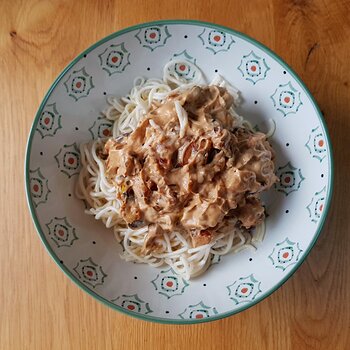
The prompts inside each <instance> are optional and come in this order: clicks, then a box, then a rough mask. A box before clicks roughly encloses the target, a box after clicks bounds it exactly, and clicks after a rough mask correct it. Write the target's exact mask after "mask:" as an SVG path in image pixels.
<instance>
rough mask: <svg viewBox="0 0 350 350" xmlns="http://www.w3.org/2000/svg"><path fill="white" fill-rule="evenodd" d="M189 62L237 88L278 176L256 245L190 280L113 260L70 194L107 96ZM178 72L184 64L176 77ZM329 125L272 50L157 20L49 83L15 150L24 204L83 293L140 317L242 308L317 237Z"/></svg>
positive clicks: (103, 127) (165, 318) (113, 248)
mask: <svg viewBox="0 0 350 350" xmlns="http://www.w3.org/2000/svg"><path fill="white" fill-rule="evenodd" d="M174 58H176V59H181V60H184V62H185V61H190V62H193V63H195V64H196V65H197V66H198V67H199V68H200V69H201V70H202V72H203V74H204V76H205V78H206V79H207V81H208V82H210V81H211V80H212V78H213V77H214V76H215V74H216V73H219V74H221V75H222V76H223V77H224V78H225V79H226V80H228V81H229V82H230V83H231V84H233V85H234V86H235V87H237V88H238V89H239V90H240V91H241V96H242V104H241V106H240V108H239V113H240V114H241V115H243V116H244V117H245V118H246V119H248V120H249V121H250V122H251V123H252V124H253V125H254V126H256V127H257V128H258V129H260V130H263V131H266V130H267V129H268V128H269V119H272V120H273V122H274V123H275V124H276V131H275V133H274V135H273V136H272V138H271V143H272V145H273V147H274V149H275V151H276V165H277V175H278V177H279V179H280V182H279V183H278V184H277V185H276V186H275V187H274V188H273V189H271V190H270V191H269V192H268V193H267V194H266V195H265V196H264V201H265V204H266V208H267V213H268V215H269V216H268V218H267V219H266V235H265V239H264V241H263V242H262V243H261V244H260V245H259V246H258V249H257V251H251V250H244V251H241V252H239V253H237V254H230V255H226V256H224V257H222V258H221V259H219V260H217V261H213V264H212V266H211V267H210V268H209V269H208V271H207V272H206V273H205V274H204V275H202V276H200V277H198V278H195V279H193V280H191V281H185V280H184V279H182V278H181V277H179V276H177V275H176V274H175V273H174V271H172V269H171V268H169V267H166V266H165V267H163V268H152V267H149V266H146V265H140V264H134V263H127V262H124V261H123V260H121V259H120V257H119V253H120V252H121V249H122V248H121V246H120V245H119V244H118V243H117V242H116V241H115V239H114V237H113V234H112V232H111V230H109V229H106V228H105V227H104V225H103V224H102V222H100V221H96V220H95V219H94V218H93V217H91V216H87V215H86V214H85V213H84V209H85V206H84V203H83V202H82V201H80V200H78V199H77V198H76V197H75V195H74V186H75V182H76V179H77V174H78V172H79V168H80V159H79V144H80V143H81V142H86V141H89V140H91V139H93V138H97V137H104V135H106V133H107V132H108V130H109V129H110V127H111V124H110V122H108V121H106V120H105V119H104V118H103V117H102V116H101V111H102V110H103V109H104V108H105V107H106V97H108V96H124V95H125V94H127V93H128V91H129V90H130V89H131V87H132V84H133V81H134V79H135V78H136V77H138V76H143V77H149V78H150V77H156V78H161V77H162V70H163V67H164V65H165V64H166V63H167V62H169V61H170V60H173V59H174ZM183 74H184V75H185V77H186V78H188V79H189V80H190V79H191V78H192V74H193V72H191V71H188V72H187V71H186V72H184V73H183ZM330 147H331V145H330V141H329V138H328V133H327V130H326V128H325V125H324V122H323V120H322V117H321V116H320V113H319V110H318V108H317V106H316V105H315V103H314V101H313V99H312V97H311V95H310V93H309V92H308V90H307V89H306V87H305V86H304V85H303V84H302V82H301V81H300V80H299V79H298V77H297V76H296V75H295V73H293V72H292V71H291V69H290V68H289V67H288V66H287V65H286V64H284V63H283V62H282V61H281V60H280V59H279V58H277V57H276V56H275V55H274V54H273V53H272V52H271V51H269V50H268V49H267V48H265V47H263V46H262V45H261V44H259V43H257V42H255V41H254V40H252V39H249V38H247V37H246V36H244V35H242V34H240V33H237V32H234V31H232V30H230V29H228V28H223V27H219V26H216V25H212V24H208V23H200V22H193V21H192V22H189V21H163V22H154V23H147V24H142V25H138V26H135V27H132V28H127V29H125V30H122V31H120V32H117V33H115V34H112V35H111V36H109V37H108V38H105V39H103V40H102V41H100V42H98V43H97V44H95V45H94V46H92V47H91V48H89V49H88V50H86V51H85V52H84V53H82V54H81V55H80V56H79V57H77V58H76V59H75V60H74V61H73V62H72V63H71V64H70V65H69V66H68V67H67V68H66V69H65V70H64V71H63V73H62V74H61V75H60V76H59V77H58V79H57V80H56V81H55V83H54V84H53V86H52V87H51V88H50V90H49V92H48V94H47V95H46V97H45V99H44V101H43V103H42V105H41V106H40V108H39V111H38V114H37V116H36V118H35V121H34V123H33V127H32V130H31V134H30V137H29V141H28V149H27V158H26V184H27V195H28V203H29V206H30V209H31V212H32V216H33V220H34V222H35V225H36V228H37V230H38V232H39V234H40V236H41V239H42V240H43V242H44V244H45V246H46V247H47V249H48V251H49V253H50V254H51V256H52V257H53V258H54V259H55V261H56V262H57V263H58V264H59V265H60V267H61V268H62V269H63V270H64V271H65V272H66V273H67V274H68V276H69V277H70V278H72V279H73V280H74V281H75V282H76V283H77V284H78V285H79V286H80V287H82V288H83V289H84V290H85V291H87V292H88V293H90V294H91V295H93V296H94V297H96V298H97V299H99V300H100V301H103V302H104V303H106V304H107V305H109V306H111V307H113V308H115V309H117V310H120V311H123V312H126V313H128V314H131V315H133V316H139V317H141V318H144V319H148V320H154V321H161V322H176V323H189V322H203V321H208V320H214V319H217V318H221V317H224V316H228V315H231V314H234V313H236V312H239V311H242V310H244V309H245V308H247V307H249V306H252V305H254V304H255V303H257V302H258V301H260V300H261V299H263V298H264V297H266V296H267V295H269V294H270V293H271V292H272V291H274V290H275V289H277V288H278V287H279V286H280V285H281V284H282V283H283V282H284V281H285V280H286V279H287V278H288V277H289V276H290V275H291V274H292V273H293V272H294V271H295V270H296V268H297V267H298V266H299V265H300V263H301V262H302V260H303V259H304V258H305V257H306V255H307V254H308V252H309V250H310V249H311V247H312V246H313V244H314V243H315V241H316V238H317V236H318V234H319V232H320V230H321V226H322V224H323V221H324V219H325V216H326V212H327V209H328V206H329V201H330V196H331V188H332V159H331V149H330Z"/></svg>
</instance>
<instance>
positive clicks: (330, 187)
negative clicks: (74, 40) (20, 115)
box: [25, 20, 334, 324]
mask: <svg viewBox="0 0 350 350" xmlns="http://www.w3.org/2000/svg"><path fill="white" fill-rule="evenodd" d="M166 24H172V25H174V24H175V25H184V24H185V25H186V24H187V25H195V26H205V27H209V28H213V29H219V30H224V31H226V32H228V33H231V34H233V35H235V36H237V37H239V38H241V39H243V40H246V41H248V42H250V43H251V44H253V45H255V46H257V47H258V48H260V49H261V50H263V51H264V52H266V53H267V54H268V55H270V56H271V57H272V58H274V59H275V60H276V61H277V62H278V63H279V64H280V65H281V66H282V67H283V68H284V69H285V70H286V71H288V73H289V74H290V75H291V76H292V77H293V78H294V79H295V80H296V81H297V82H298V83H299V84H300V86H301V87H302V88H303V90H304V92H305V93H306V95H307V96H308V97H309V98H310V101H311V103H312V105H313V107H314V109H315V112H316V114H317V115H318V118H319V120H320V122H321V124H322V127H323V131H324V134H325V136H326V139H327V144H328V148H329V152H328V162H329V174H328V196H327V202H326V205H325V210H324V211H323V215H322V217H321V219H320V221H319V224H318V227H317V229H316V234H315V235H314V237H313V240H312V242H311V243H310V245H309V246H308V248H307V249H306V251H305V253H304V254H303V256H302V257H301V259H300V260H299V261H298V262H297V263H296V264H295V265H294V266H293V267H292V269H291V271H290V272H289V273H288V274H287V275H286V276H285V277H284V278H283V279H282V280H281V281H279V282H278V283H277V284H276V285H275V286H274V287H272V288H270V289H269V290H268V291H267V292H265V293H264V294H263V295H262V296H261V297H260V298H257V300H254V301H253V302H251V303H249V304H248V305H244V306H242V307H240V308H237V309H235V310H233V311H229V312H225V313H222V314H219V315H216V316H212V317H208V318H205V319H204V318H203V319H199V320H197V319H196V320H182V319H181V320H180V319H179V320H177V319H168V318H160V317H152V316H148V315H142V314H137V313H133V312H130V311H128V310H126V309H123V308H122V307H120V306H118V305H115V304H114V303H112V302H111V301H109V300H107V299H105V298H103V297H101V296H99V295H98V294H97V293H95V292H94V291H92V290H90V289H89V288H88V287H86V286H85V285H84V284H83V283H82V282H80V281H79V280H78V279H77V277H75V276H74V275H73V274H72V273H71V272H70V271H69V270H68V269H67V268H66V267H65V266H64V265H62V264H61V263H60V259H59V258H58V257H57V255H56V254H55V252H54V251H53V249H52V248H51V246H50V244H49V243H48V241H47V240H46V238H45V235H44V233H43V231H42V229H41V226H40V223H39V220H38V218H37V216H36V212H35V208H34V205H33V202H32V200H31V194H30V186H29V183H30V182H29V164H30V153H31V147H32V141H33V137H34V133H35V130H36V125H37V123H38V120H39V118H40V115H41V112H42V109H43V107H44V106H45V104H46V102H47V100H48V98H49V97H50V95H51V93H52V91H53V90H54V89H55V87H56V85H57V84H58V83H59V82H60V80H61V79H62V78H63V77H64V75H65V74H66V72H67V71H68V70H69V69H70V68H72V67H73V66H74V65H75V64H76V63H77V62H78V61H79V60H80V59H82V58H83V56H84V55H86V54H88V53H89V52H91V51H92V50H94V49H95V48H97V47H98V46H100V45H101V44H103V43H105V42H106V41H109V40H111V39H113V38H116V37H118V36H119V35H121V34H124V33H128V32H130V31H133V30H136V29H141V28H145V27H148V26H152V25H166ZM333 173H334V161H333V150H332V145H331V142H330V136H329V132H328V129H327V125H326V122H325V120H324V118H323V115H322V113H321V111H320V109H319V107H318V106H317V103H316V101H315V99H314V98H313V96H312V95H311V93H310V91H309V90H308V88H307V87H306V85H305V84H304V82H303V81H302V80H301V79H300V78H299V77H298V76H297V74H296V73H295V72H294V71H293V70H292V68H290V67H289V66H288V64H286V63H285V62H284V61H283V60H282V59H281V58H280V57H279V56H278V55H276V54H275V53H274V52H273V51H271V50H270V49H269V48H268V47H266V46H265V45H263V44H261V43H260V42H258V41H256V40H255V39H252V38H250V37H249V36H247V35H245V34H243V33H240V32H238V31H235V30H233V29H231V28H228V27H224V26H221V25H217V24H213V23H208V22H201V21H196V20H162V21H154V22H147V23H143V24H138V25H135V26H132V27H128V28H125V29H122V30H120V31H117V32H115V33H113V34H111V35H109V36H107V37H105V38H103V39H101V40H100V41H98V42H97V43H95V44H93V45H92V46H90V47H89V48H88V49H86V50H85V51H83V52H82V53H80V55H78V56H77V57H76V58H75V59H74V60H73V61H72V62H70V63H69V64H68V66H66V68H64V70H63V71H62V72H61V73H60V75H59V76H58V77H57V78H56V80H55V81H54V83H53V84H52V85H51V87H50V88H49V90H48V92H47V93H46V95H45V97H44V99H43V101H42V102H41V104H40V107H39V109H38V112H37V113H36V116H35V119H34V122H33V124H32V127H31V130H30V134H29V138H28V143H27V149H26V157H25V183H26V198H27V203H28V206H29V209H30V213H31V216H32V220H33V222H34V225H35V228H36V230H37V232H38V234H39V237H40V239H41V241H42V243H43V244H44V246H45V247H46V250H47V251H48V252H49V254H50V255H51V257H52V259H53V260H54V261H55V262H56V264H57V265H58V266H59V267H60V269H61V270H62V271H63V272H64V273H65V274H66V275H67V276H68V277H69V278H70V279H71V280H72V281H73V282H74V283H75V284H76V285H78V287H80V288H81V289H82V290H84V291H85V292H86V293H88V294H90V295H91V296H92V297H94V298H95V299H96V300H98V301H99V302H101V303H103V304H104V305H107V306H109V307H111V308H112V309H114V310H117V311H119V312H122V313H124V314H126V315H129V316H132V317H136V318H138V319H142V320H146V321H153V322H158V323H167V324H194V323H203V322H210V321H215V320H219V319H222V318H225V317H228V316H232V315H235V314H237V313H239V312H242V311H244V310H246V309H248V308H250V307H252V306H254V305H256V304H257V303H259V302H260V301H262V300H264V299H265V298H267V297H268V296H269V295H271V294H272V293H273V292H274V291H276V290H277V289H278V288H280V287H281V286H282V285H283V284H284V283H285V282H286V281H287V280H288V279H289V278H290V277H291V276H292V275H293V274H294V273H295V271H296V270H297V269H298V268H299V267H300V266H301V264H302V263H303V262H304V261H305V259H306V257H307V256H308V255H309V253H310V251H311V249H312V247H313V246H314V245H315V243H316V241H317V239H318V237H319V235H320V233H321V231H322V228H323V225H324V222H325V219H326V217H327V214H328V211H329V208H330V204H331V200H332V195H333V182H334V174H333Z"/></svg>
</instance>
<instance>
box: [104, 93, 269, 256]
mask: <svg viewBox="0 0 350 350" xmlns="http://www.w3.org/2000/svg"><path fill="white" fill-rule="evenodd" d="M177 101H178V102H177ZM176 103H177V104H178V106H181V107H180V108H182V111H183V112H184V115H185V117H184V118H185V119H180V120H181V123H180V121H179V118H180V117H179V115H178V112H177V110H176V106H175V104H176ZM232 104H233V98H232V97H231V95H229V93H228V92H227V91H226V90H225V89H223V88H219V87H217V86H208V87H204V88H201V87H194V88H192V89H191V90H188V91H186V92H185V93H182V94H172V95H171V96H169V97H168V99H167V100H166V101H165V102H164V103H163V104H161V105H154V106H153V107H152V108H151V110H150V111H149V113H148V114H147V115H146V116H145V118H144V119H143V120H142V121H141V122H140V124H139V126H138V127H137V129H136V130H135V131H134V132H133V133H131V134H130V135H128V136H124V137H122V138H120V139H118V140H115V139H110V140H108V141H107V143H106V145H105V149H104V151H103V153H104V157H105V158H106V167H107V170H106V173H107V176H108V177H109V179H110V180H111V181H113V183H114V185H115V186H116V188H117V193H118V194H117V197H118V199H119V201H120V202H121V215H122V217H123V219H124V220H125V222H126V223H127V224H128V225H129V226H130V227H139V226H143V225H149V233H148V235H147V238H146V240H145V243H144V249H145V250H148V249H151V248H152V245H153V243H154V238H155V237H157V236H158V235H161V234H162V233H163V232H170V231H173V230H179V231H185V232H187V233H189V234H190V235H191V237H192V243H193V246H199V245H202V244H207V243H209V242H210V241H211V240H212V239H214V238H215V236H216V231H217V229H218V228H219V227H220V226H221V225H222V224H223V223H224V222H225V220H226V219H228V218H235V219H236V220H237V223H238V224H239V225H241V226H242V227H244V228H251V227H254V226H256V225H258V224H259V223H261V222H262V220H263V219H264V208H263V206H262V204H261V202H260V199H259V194H260V193H261V192H262V191H264V190H266V189H268V188H270V187H271V186H272V185H273V183H274V182H276V176H275V175H274V170H275V167H274V163H273V158H274V153H273V150H272V148H271V145H270V144H269V142H268V141H267V139H266V136H265V135H264V134H262V133H258V132H257V133H253V132H251V131H249V130H247V129H246V128H242V127H235V119H234V118H233V117H232V115H231V114H230V113H229V108H230V107H231V106H232ZM178 108H179V107H178ZM180 125H181V127H180Z"/></svg>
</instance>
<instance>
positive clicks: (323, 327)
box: [0, 0, 350, 350]
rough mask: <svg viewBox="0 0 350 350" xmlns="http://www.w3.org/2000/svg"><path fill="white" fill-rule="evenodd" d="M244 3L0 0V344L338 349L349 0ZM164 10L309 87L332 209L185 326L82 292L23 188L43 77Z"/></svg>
mask: <svg viewBox="0 0 350 350" xmlns="http://www.w3.org/2000/svg"><path fill="white" fill-rule="evenodd" d="M11 3H12V4H11ZM246 3H247V4H246V5H243V1H239V0H235V1H230V0H221V1H220V0H216V1H214V0H206V1H201V0H196V1H189V0H188V1H180V0H176V1H174V0H168V1H162V2H156V1H140V0H139V1H136V0H120V1H116V2H112V1H107V0H106V1H104V0H100V1H93V0H91V1H88V0H87V1H35V0H27V1H25V0H23V1H20V0H17V1H12V2H10V1H7V0H3V1H1V2H0V14H1V21H0V77H1V79H0V121H1V130H0V133H1V134H0V135H1V136H0V142H1V151H0V164H1V170H0V175H1V189H0V190H1V192H0V193H1V201H0V209H1V216H2V219H1V221H0V227H1V239H0V276H1V282H0V349H4V350H8V349H11V350H12V349H13V350H17V349H36V350H37V349H84V350H85V349H112V348H114V349H128V350H129V349H206V348H208V349H221V348H223V349H284V350H287V349H350V337H349V334H350V329H349V326H350V268H349V266H350V250H349V248H350V235H349V233H350V232H349V227H350V205H349V198H350V186H349V184H348V181H349V176H350V150H349V144H350V137H349V132H350V130H349V127H350V88H349V86H350V16H349V13H350V2H349V1H346V0H333V1H332V0H314V1H312V0H309V1H307V0H269V1H259V0H249V1H246ZM166 18H188V19H200V20H204V21H211V22H216V23H218V24H222V25H226V26H229V27H232V28H234V29H237V30H239V31H242V32H244V33H247V34H248V35H250V36H252V37H254V38H256V39H257V40H259V41H261V42H262V43H264V44H265V45H267V46H269V47H270V48H271V49H272V50H274V51H276V52H277V53H278V54H279V55H280V56H282V58H284V59H285V60H286V61H287V62H288V63H289V64H290V65H291V66H292V67H293V68H294V69H295V70H296V72H297V73H298V74H299V75H300V76H301V78H302V79H303V80H304V81H305V83H306V84H307V85H308V87H309V88H310V90H311V92H312V93H313V94H314V96H315V97H316V100H317V101H318V103H319V105H320V107H321V109H322V111H323V113H324V115H325V118H326V120H327V123H328V126H329V129H330V134H331V137H332V141H333V146H334V153H335V191H334V199H333V205H332V209H331V211H330V213H329V217H328V220H327V223H326V225H325V228H324V231H323V233H322V235H321V237H320V239H319V240H318V242H317V245H316V246H315V248H314V249H313V250H312V252H311V254H310V256H309V257H308V258H307V260H306V262H305V263H304V264H303V265H302V267H301V268H300V269H299V270H298V272H297V273H296V274H295V275H294V276H293V278H292V279H290V280H289V281H288V282H287V283H286V284H285V285H284V286H283V287H282V288H280V289H279V290H278V291H277V292H275V293H274V294H273V295H272V296H271V297H269V298H267V299H266V300H264V301H263V302H261V303H260V304H258V305H257V306H255V307H253V308H251V309H249V310H247V311H245V312H243V313H242V314H238V315H236V316H233V317H230V318H227V319H224V320H221V321H217V322H213V323H208V324H201V325H193V326H169V325H160V324H155V323H147V322H144V321H139V320H136V319H133V318H131V317H127V316H124V315H122V314H119V313H118V312H115V311H113V310H110V309H108V308H107V307H105V306H103V305H101V304H100V303H98V302H96V301H95V300H93V299H92V298H91V297H90V296H88V295H87V294H85V293H83V292H82V291H81V290H80V289H79V288H77V287H76V286H75V285H74V284H73V283H72V282H70V281H69V279H68V278H67V277H65V276H64V274H63V273H62V272H61V271H60V270H59V269H58V268H57V266H56V265H55V263H54V262H53V261H52V260H51V258H50V257H49V255H48V254H47V253H46V251H45V249H44V247H43V245H42V244H41V242H40V240H39V238H38V236H37V234H36V232H35V229H34V226H33V224H32V221H31V218H30V215H29V211H28V208H27V204H26V200H25V194H24V177H23V168H24V165H23V164H24V153H25V145H26V139H27V135H28V132H29V129H30V126H31V123H32V121H33V118H34V115H35V113H36V110H37V108H38V106H39V103H40V101H41V99H42V98H43V96H44V94H45V92H46V91H47V89H48V88H49V86H50V84H51V83H52V81H53V80H54V78H55V77H56V76H57V75H58V74H59V72H60V71H61V70H62V69H63V67H64V66H66V65H67V63H68V62H69V61H70V60H72V59H73V58H74V57H75V56H76V55H77V54H78V53H79V52H80V51H82V50H83V49H85V48H86V47H88V46H90V45H91V44H92V43H94V42H95V41H96V40H98V39H101V38H102V37H104V36H106V35H107V34H109V33H111V32H113V31H116V30H118V29H121V28H123V27H126V26H130V25H133V24H136V23H139V22H145V21H151V20H156V19H166Z"/></svg>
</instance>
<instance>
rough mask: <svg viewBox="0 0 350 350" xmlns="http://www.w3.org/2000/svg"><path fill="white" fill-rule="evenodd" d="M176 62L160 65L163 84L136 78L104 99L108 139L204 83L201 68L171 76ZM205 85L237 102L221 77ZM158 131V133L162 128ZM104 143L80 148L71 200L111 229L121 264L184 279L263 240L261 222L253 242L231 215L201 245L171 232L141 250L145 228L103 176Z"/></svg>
mask: <svg viewBox="0 0 350 350" xmlns="http://www.w3.org/2000/svg"><path fill="white" fill-rule="evenodd" d="M181 62H182V61H181ZM181 62H180V61H176V62H174V61H171V62H170V63H168V64H167V65H165V67H164V72H163V79H162V80H160V79H143V78H137V79H135V81H134V84H133V88H132V89H131V91H130V93H129V94H128V95H127V96H125V97H122V98H121V99H120V100H118V99H117V98H115V97H111V98H108V99H107V101H108V104H109V107H108V108H107V109H106V110H105V111H104V115H105V117H106V118H107V119H109V120H111V121H113V127H112V134H113V138H112V139H113V140H116V141H118V140H121V139H123V138H125V137H127V136H128V135H130V134H132V133H133V132H135V130H136V129H137V128H138V126H139V125H140V123H141V122H142V121H143V120H144V118H145V116H146V115H147V113H148V112H149V111H150V109H151V108H154V106H161V105H162V104H163V103H164V101H166V100H167V98H168V97H169V96H170V95H174V94H176V93H182V92H184V91H188V90H189V89H191V88H193V87H194V86H195V85H200V84H202V83H203V76H202V74H201V72H200V70H199V69H198V67H196V66H194V65H193V64H192V63H189V62H186V64H190V65H193V67H192V68H193V69H195V70H196V76H195V79H194V81H192V82H191V83H189V82H188V81H187V80H186V79H184V78H182V77H181V76H179V75H178V74H176V72H173V71H172V72H170V65H173V64H178V63H181ZM210 85H215V86H219V87H223V88H225V89H227V91H228V92H229V93H230V95H231V96H232V97H233V99H234V104H235V105H236V106H237V105H238V104H239V92H238V90H237V89H235V88H234V87H232V86H231V85H230V84H228V83H227V82H226V81H225V80H224V79H223V78H222V77H221V76H219V75H217V76H216V77H215V79H214V80H213V81H212V83H211V84H210ZM174 106H175V110H176V114H177V117H178V123H179V136H180V138H182V137H184V135H185V130H186V129H187V128H188V123H189V120H188V114H187V111H186V110H185V109H184V108H183V106H182V105H181V103H180V102H179V101H174ZM229 113H230V115H231V116H232V121H231V122H232V123H233V126H234V127H235V128H241V129H248V130H250V131H251V130H252V126H251V125H250V123H249V122H247V121H246V120H244V119H243V118H242V117H241V116H239V115H238V114H237V113H236V112H235V110H234V108H233V107H230V109H229ZM149 125H150V127H152V128H153V129H154V130H158V129H157V128H160V127H159V125H157V124H156V123H155V122H154V121H153V120H152V119H150V120H149ZM159 130H160V132H161V128H160V129H159ZM152 137H154V136H153V135H151V136H150V138H149V139H148V140H147V141H146V143H145V145H143V147H148V145H150V144H151V143H152V142H154V140H152ZM106 142H107V139H97V140H94V141H92V142H89V143H85V144H81V145H80V154H81V163H82V169H81V171H80V174H79V178H78V182H77V186H76V196H77V197H78V198H80V199H83V200H85V201H86V203H87V204H88V206H89V209H88V210H86V213H87V214H90V215H93V216H94V217H95V219H97V220H101V221H102V222H103V223H104V224H105V226H106V227H107V228H113V231H114V234H115V237H116V239H117V240H118V241H119V242H120V243H121V245H122V247H123V252H122V254H121V257H122V258H123V259H124V260H126V261H133V262H137V263H146V264H149V265H151V266H154V267H158V266H162V265H164V264H168V265H169V266H171V267H172V268H173V269H174V271H175V272H176V273H178V274H179V275H181V276H183V277H184V278H185V279H189V278H191V277H195V276H198V275H200V274H201V273H203V272H204V271H205V270H206V269H207V268H208V267H209V266H210V264H211V262H212V260H213V258H214V257H215V256H221V255H225V254H227V253H229V252H238V251H240V250H242V249H245V248H252V249H255V246H254V243H255V242H258V241H260V240H262V238H263V235H264V231H265V229H264V224H261V225H259V226H258V227H257V228H256V230H255V232H254V235H253V239H252V233H251V232H250V230H246V229H242V228H240V227H239V226H238V225H237V219H235V218H234V217H232V218H229V219H227V220H225V222H224V223H223V224H222V225H219V226H218V228H217V230H216V232H215V238H214V239H212V240H211V241H209V242H207V243H206V244H201V245H198V246H194V245H193V239H192V238H193V237H191V235H190V234H189V233H188V232H185V231H184V230H178V229H174V230H172V231H170V232H167V231H164V232H162V233H161V234H157V235H156V236H155V237H154V239H153V241H152V244H153V246H154V247H156V249H147V250H145V249H144V248H145V242H146V241H147V237H149V235H150V227H149V225H145V226H142V227H138V226H137V225H136V227H135V225H128V224H127V222H126V221H125V218H124V217H123V215H122V213H121V206H122V203H121V201H120V197H118V196H119V193H120V192H123V188H122V187H123V186H125V185H123V184H122V185H120V186H119V185H116V184H117V183H119V182H118V179H117V178H116V180H115V181H112V180H111V178H110V176H108V171H107V165H106V159H105V156H104V155H103V149H104V148H105V146H106ZM124 192H125V191H124Z"/></svg>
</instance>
